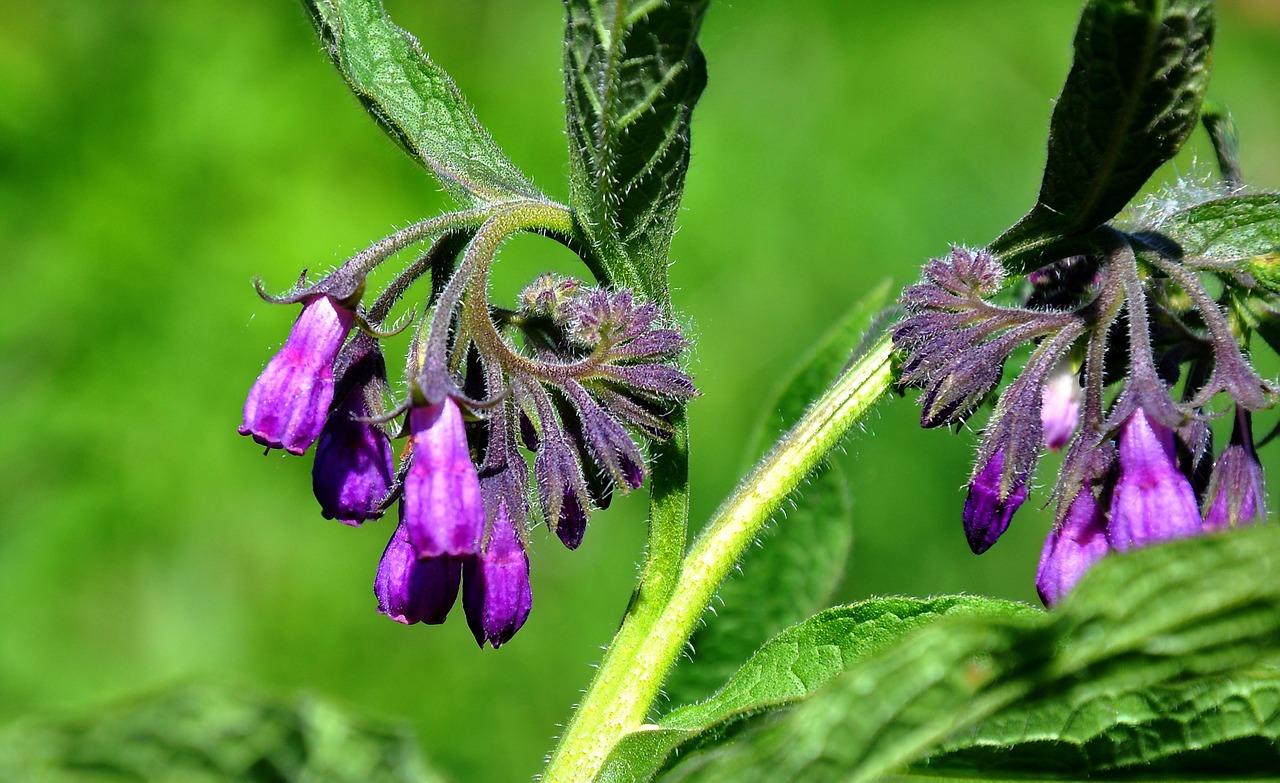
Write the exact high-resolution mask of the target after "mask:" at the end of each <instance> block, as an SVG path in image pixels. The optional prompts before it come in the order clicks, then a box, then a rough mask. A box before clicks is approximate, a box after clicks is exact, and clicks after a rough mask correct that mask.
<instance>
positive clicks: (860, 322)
mask: <svg viewBox="0 0 1280 783" xmlns="http://www.w3.org/2000/svg"><path fill="white" fill-rule="evenodd" d="M888 296H889V282H888V281H887V280H886V281H885V282H884V283H883V284H881V285H879V286H877V287H876V288H875V289H874V290H873V291H871V292H870V293H869V294H867V295H866V296H865V297H863V299H862V301H860V302H858V303H857V304H856V305H855V306H854V307H853V308H852V309H851V310H850V311H849V313H848V314H847V315H846V316H845V317H844V318H843V319H842V320H841V321H840V323H838V324H837V325H836V327H835V328H834V329H832V330H831V331H830V332H829V333H828V334H827V335H826V336H825V337H824V338H823V339H822V340H821V341H820V342H819V343H818V345H817V346H816V347H815V348H814V350H813V351H812V352H811V353H810V354H809V356H807V357H806V358H805V359H804V360H803V361H801V362H800V363H799V365H798V366H797V367H796V369H795V370H794V371H793V372H792V373H791V375H790V376H789V377H788V378H786V379H785V380H784V382H783V383H782V384H781V385H780V387H779V389H778V390H777V391H776V392H775V393H774V394H772V395H770V396H769V398H768V404H767V405H766V407H765V409H764V415H763V416H762V417H761V420H760V423H759V424H757V426H756V429H755V432H754V434H753V436H752V438H751V439H750V445H749V447H748V450H747V454H748V455H749V458H750V459H749V462H751V463H754V462H755V461H756V460H757V459H759V458H760V457H762V456H764V454H765V452H766V451H768V449H769V447H770V446H771V445H772V444H773V442H774V441H775V440H777V439H778V437H779V436H781V435H782V434H783V433H785V432H786V431H787V430H789V429H791V426H792V425H793V424H795V423H796V422H797V421H799V420H800V417H801V416H803V415H804V412H805V409H806V408H808V406H809V403H810V402H812V401H813V400H815V399H817V398H818V397H819V396H820V395H821V394H822V392H823V391H824V390H825V389H826V388H827V387H828V386H830V385H831V382H832V381H833V380H834V379H835V378H836V377H837V376H839V375H840V371H841V370H842V369H843V368H844V366H845V365H846V364H847V363H848V362H849V359H850V357H851V356H852V355H853V354H854V352H855V351H856V350H857V349H858V347H859V345H860V344H861V343H862V342H863V341H864V339H865V338H866V337H868V336H871V337H874V336H878V334H879V331H877V332H876V333H875V334H869V333H868V329H869V328H870V327H872V325H873V323H875V324H877V325H878V326H879V327H881V328H883V327H884V326H885V325H887V324H888V323H890V322H892V321H893V320H894V319H893V316H891V315H889V316H886V315H885V314H882V313H881V308H883V307H884V303H885V300H886V299H887V298H888ZM851 495H852V490H851V489H850V487H849V480H848V478H847V477H846V475H845V472H844V470H843V468H842V467H841V466H840V465H839V464H838V463H833V462H829V461H828V462H824V463H823V464H822V465H821V466H819V467H818V468H817V470H815V471H814V473H813V474H812V475H811V476H810V478H809V480H808V481H807V482H806V485H805V486H804V487H803V488H802V489H801V490H800V492H799V493H798V494H797V495H796V496H794V500H795V504H794V506H793V507H792V508H790V509H789V510H787V511H786V512H785V513H784V514H779V518H778V519H776V520H774V522H773V523H772V524H771V525H770V527H769V528H768V529H766V531H765V532H764V534H762V535H761V537H760V539H759V542H760V546H758V547H754V548H752V549H751V550H750V551H748V552H747V554H746V555H745V556H744V557H743V559H742V562H741V563H740V571H741V573H740V574H739V575H737V576H736V577H734V578H731V579H729V580H728V581H727V582H725V584H724V586H723V587H721V588H720V592H719V597H720V601H719V604H720V606H719V608H718V609H717V611H716V612H715V614H714V616H710V615H708V616H707V617H706V618H705V620H706V622H705V624H704V625H703V626H702V627H701V628H700V629H699V630H698V631H697V632H696V633H695V634H694V635H693V638H692V640H691V642H690V644H691V646H692V647H693V657H692V659H691V660H688V661H681V662H680V663H679V664H678V665H677V666H676V668H675V669H674V670H673V671H672V673H671V676H670V677H669V678H668V680H667V682H666V684H665V685H664V690H665V691H666V693H667V696H668V698H669V699H670V700H671V701H672V702H673V703H675V704H685V703H688V702H692V701H695V700H697V699H702V698H705V697H706V696H707V695H708V694H710V693H711V692H712V691H713V690H715V689H716V688H718V687H719V686H721V685H723V684H724V682H725V680H727V679H728V678H729V675H731V674H732V673H733V672H734V671H735V670H736V669H737V668H738V667H739V666H741V665H742V663H743V661H745V660H746V659H747V656H749V655H750V654H751V653H752V652H753V651H754V650H756V649H757V648H758V647H759V646H760V645H761V644H763V643H764V641H765V640H766V639H768V638H769V637H771V636H773V635H774V634H776V633H778V632H779V631H781V630H782V629H783V628H786V627H788V626H790V625H793V624H794V623H797V622H799V621H800V620H802V619H804V618H805V617H808V616H809V615H811V614H813V613H814V612H816V611H818V610H819V609H821V608H823V607H824V606H827V605H828V604H829V603H830V601H831V596H832V595H833V594H834V592H835V590H836V589H837V588H838V587H839V586H840V583H841V581H842V580H843V578H844V569H845V564H846V563H847V562H848V559H849V550H850V549H851V547H852V545H853V507H852V501H851V499H850V498H851Z"/></svg>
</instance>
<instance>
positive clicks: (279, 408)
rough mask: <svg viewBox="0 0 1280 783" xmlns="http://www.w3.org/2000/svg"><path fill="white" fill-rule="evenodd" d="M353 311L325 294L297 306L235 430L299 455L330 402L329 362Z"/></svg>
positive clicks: (317, 432)
mask: <svg viewBox="0 0 1280 783" xmlns="http://www.w3.org/2000/svg"><path fill="white" fill-rule="evenodd" d="M354 321H355V311H353V310H349V309H347V308H346V307H343V306H342V305H340V304H338V303H337V302H336V301H335V300H334V299H332V298H330V297H328V296H317V297H316V298H314V299H312V300H310V301H309V302H307V303H306V305H305V306H304V307H303V308H302V314H301V315H300V316H298V320H297V322H296V323H294V325H293V331H291V332H290V333H289V338H288V339H287V340H285V343H284V346H283V347H282V348H281V349H280V351H279V352H278V353H277V354H276V355H275V356H273V357H272V358H271V361H270V362H268V363H267V366H266V369H264V370H263V371H262V374H261V375H259V376H258V380H257V382H255V383H254V384H253V388H252V389H250V390H249V397H248V399H247V400H246V401H245V404H244V423H243V424H241V425H240V434H241V435H249V436H251V437H252V438H253V439H254V440H256V441H257V442H258V443H261V444H262V445H264V446H266V447H267V448H269V449H284V450H285V451H288V452H289V453H290V454H302V453H303V452H305V451H306V450H307V449H308V448H309V447H310V446H311V444H312V443H314V442H315V440H316V438H318V437H319V436H320V429H321V427H322V426H323V425H324V420H325V416H326V415H327V414H328V413H329V404H330V403H331V402H332V401H333V361H334V359H335V358H336V357H337V355H338V350H339V349H340V348H341V347H342V343H343V342H344V341H345V340H346V339H347V334H348V333H349V332H350V331H351V327H352V324H353V323H354Z"/></svg>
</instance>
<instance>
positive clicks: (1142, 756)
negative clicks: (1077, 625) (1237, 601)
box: [918, 670, 1280, 779]
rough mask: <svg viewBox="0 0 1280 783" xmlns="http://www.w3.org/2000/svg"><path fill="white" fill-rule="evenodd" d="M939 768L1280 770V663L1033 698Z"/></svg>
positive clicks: (986, 726) (950, 753) (966, 737)
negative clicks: (1118, 688)
mask: <svg viewBox="0 0 1280 783" xmlns="http://www.w3.org/2000/svg"><path fill="white" fill-rule="evenodd" d="M918 768H919V770H920V771H922V772H929V773H931V774H934V775H945V774H962V773H963V774H972V773H975V772H976V773H978V774H981V775H983V776H986V775H988V774H991V773H1001V774H1008V775H1046V774H1057V775H1080V776H1084V775H1088V774H1094V773H1097V772H1112V773H1117V772H1121V773H1122V772H1131V773H1139V772H1140V773H1145V774H1153V773H1159V774H1161V776H1162V777H1166V778H1169V779H1203V778H1204V777H1205V776H1214V777H1220V776H1228V775H1229V776H1233V777H1234V776H1237V775H1248V774H1251V773H1257V772H1259V771H1262V770H1277V769H1280V672H1277V671H1275V670H1263V671H1256V672H1243V673H1232V674H1229V675H1225V676H1221V677H1210V678H1203V679H1193V680H1189V681H1184V682H1178V683H1174V684H1166V685H1157V686H1154V687H1151V688H1142V689H1137V690H1124V691H1118V692H1106V693H1092V692H1089V691H1087V690H1085V689H1079V690H1075V691H1073V692H1071V693H1070V694H1069V696H1068V697H1067V698H1050V699H1040V700H1036V701H1030V702H1024V703H1020V704H1017V705H1014V706H1013V707H1010V708H1008V709H1005V710H1002V711H1001V712H999V713H997V714H996V715H994V716H992V717H991V718H989V719H987V720H985V721H982V722H981V723H979V724H977V725H975V726H973V727H972V728H971V729H969V730H967V731H965V732H962V733H961V734H960V735H957V736H955V737H952V738H951V739H950V740H949V741H948V742H947V743H946V744H945V745H944V746H943V748H942V750H941V751H939V752H938V753H937V754H935V755H934V756H932V757H931V758H929V759H928V760H926V761H925V762H922V763H921V764H920V765H919V767H918Z"/></svg>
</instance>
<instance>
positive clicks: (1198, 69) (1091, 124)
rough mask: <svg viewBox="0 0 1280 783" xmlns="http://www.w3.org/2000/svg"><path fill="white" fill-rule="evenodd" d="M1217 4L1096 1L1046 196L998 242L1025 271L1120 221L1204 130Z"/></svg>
mask: <svg viewBox="0 0 1280 783" xmlns="http://www.w3.org/2000/svg"><path fill="white" fill-rule="evenodd" d="M1213 31H1214V13H1213V3H1212V2H1211V0H1091V1H1090V2H1089V3H1088V4H1087V5H1086V6H1085V8H1084V12H1083V14H1082V15H1081V17H1080V24H1079V26H1078V27H1077V28H1076V38H1075V61H1074V63H1073V64H1072V66H1071V72H1070V73H1069V74H1068V75H1067V81H1066V83H1065V84H1064V85H1063V88H1062V94H1061V95H1060V96H1059V97H1058V101H1057V104H1056V105H1055V106H1054V110H1053V118H1052V119H1051V120H1050V123H1049V150H1048V159H1047V160H1046V162H1045V168H1044V179H1043V181H1042V183H1041V185H1040V196H1039V198H1038V199H1037V200H1036V205H1035V206H1034V207H1032V209H1031V211H1030V212H1028V213H1027V214H1026V216H1024V217H1023V218H1022V219H1021V220H1020V221H1018V222H1017V223H1016V224H1015V225H1014V226H1013V227H1012V228H1010V229H1009V230H1008V231H1006V232H1005V233H1004V234H1002V235H1001V236H1000V237H999V238H997V239H996V240H995V241H994V242H992V243H991V250H992V252H993V253H995V254H996V255H997V256H999V258H1000V261H1001V263H1003V264H1004V265H1005V266H1006V267H1007V268H1009V269H1011V270H1013V271H1016V272H1025V271H1027V270H1028V269H1032V268H1034V267H1036V266H1039V265H1041V264H1042V263H1045V262H1046V261H1049V260H1053V259H1052V258H1046V255H1047V254H1049V253H1050V252H1054V253H1056V254H1057V255H1058V256H1059V257H1061V256H1062V255H1064V254H1069V253H1070V251H1071V242H1072V240H1074V239H1078V238H1079V237H1081V236H1082V235H1084V234H1087V233H1088V232H1090V231H1092V230H1093V229H1094V228H1097V227H1098V226H1100V225H1102V224H1103V223H1105V222H1106V221H1108V220H1110V219H1111V218H1113V217H1114V216H1115V215H1116V213H1118V212H1119V211H1120V210H1121V209H1123V208H1124V206H1125V204H1127V203H1128V202H1129V201H1130V200H1131V199H1132V198H1133V197H1134V195H1136V194H1137V192H1138V191H1139V190H1140V189H1141V188H1142V186H1143V185H1144V184H1146V182H1147V180H1148V179H1150V178H1151V175H1152V174H1154V173H1155V171H1156V169H1158V168H1160V166H1161V165H1163V164H1164V163H1165V162H1166V161H1168V160H1169V159H1171V158H1172V157H1173V156H1174V155H1175V154H1177V152H1178V150H1179V149H1180V148H1181V147H1182V144H1183V142H1184V141H1186V139H1187V136H1189V135H1190V134H1191V132H1192V130H1194V129H1195V126H1196V118H1197V116H1198V113H1199V111H1200V104H1201V103H1202V102H1203V100H1204V94H1205V89H1206V87H1207V86H1208V82H1209V53H1210V48H1211V46H1212V43H1213Z"/></svg>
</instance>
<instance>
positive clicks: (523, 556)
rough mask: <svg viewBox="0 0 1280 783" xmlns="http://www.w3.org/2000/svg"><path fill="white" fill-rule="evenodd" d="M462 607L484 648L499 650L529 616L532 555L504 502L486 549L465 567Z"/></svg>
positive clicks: (472, 630) (500, 505) (494, 520)
mask: <svg viewBox="0 0 1280 783" xmlns="http://www.w3.org/2000/svg"><path fill="white" fill-rule="evenodd" d="M463 581H464V583H465V586H464V588H463V592H462V607H463V609H465V610H466V613H467V625H468V626H470V627H471V633H472V634H473V635H474V636H475V637H476V643H477V644H479V645H480V646H481V647H484V643H485V642H488V643H489V644H490V645H491V646H492V647H493V648H494V649H495V650H496V649H497V648H499V647H501V646H502V645H503V644H505V643H506V642H508V641H510V639H511V637H512V636H514V635H515V633H516V631H519V630H520V626H522V625H524V621H525V620H526V619H527V618H528V617H529V610H530V609H531V608H532V607H533V591H532V590H531V589H530V587H529V555H528V554H527V553H526V552H525V550H524V543H523V542H522V541H521V540H520V537H519V535H518V534H517V532H516V529H515V525H514V524H512V521H511V517H510V516H509V515H508V514H507V506H506V504H505V503H500V504H499V506H498V511H497V513H496V514H495V515H494V518H493V526H492V530H491V532H490V535H489V540H488V542H486V544H485V547H484V550H483V551H482V552H481V553H480V556H479V557H476V558H472V559H470V560H469V561H468V562H467V564H466V566H465V568H464V570H463Z"/></svg>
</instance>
